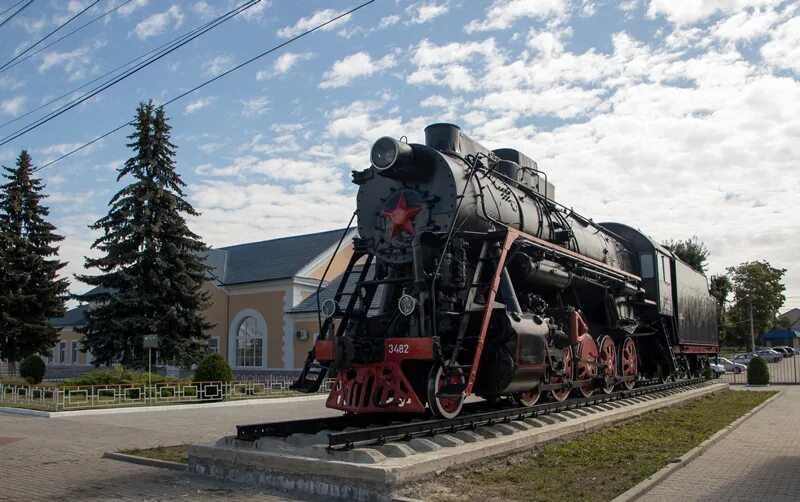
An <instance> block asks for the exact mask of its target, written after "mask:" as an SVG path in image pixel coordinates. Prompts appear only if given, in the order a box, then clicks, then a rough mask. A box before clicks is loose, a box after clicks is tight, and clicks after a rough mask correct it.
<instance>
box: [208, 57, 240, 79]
mask: <svg viewBox="0 0 800 502" xmlns="http://www.w3.org/2000/svg"><path fill="white" fill-rule="evenodd" d="M232 64H233V56H230V55H227V54H225V55H221V56H214V57H213V58H211V59H210V60H208V61H206V62H204V63H203V70H204V72H205V74H206V75H211V76H212V77H215V76H217V75H219V74H220V73H222V72H224V71H225V70H228V69H229V68H230V67H231V65H232Z"/></svg>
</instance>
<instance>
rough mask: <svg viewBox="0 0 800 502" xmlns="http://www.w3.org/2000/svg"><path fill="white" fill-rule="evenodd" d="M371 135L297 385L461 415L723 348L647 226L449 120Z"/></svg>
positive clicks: (354, 399)
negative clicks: (585, 205)
mask: <svg viewBox="0 0 800 502" xmlns="http://www.w3.org/2000/svg"><path fill="white" fill-rule="evenodd" d="M425 143H426V144H425V145H417V144H407V143H405V142H401V141H397V140H395V139H392V138H388V137H384V138H381V139H379V140H378V141H377V142H376V143H375V144H374V145H373V147H372V151H371V161H372V166H371V167H370V168H368V169H366V170H364V171H355V172H353V182H354V183H356V184H357V185H359V190H358V202H357V215H358V233H359V237H358V238H356V239H354V249H355V251H354V254H353V256H352V259H351V261H350V263H349V265H348V267H347V269H346V271H345V272H344V274H343V277H342V279H341V281H339V285H338V290H337V291H336V294H335V296H334V297H333V298H331V299H328V300H327V301H326V302H325V303H324V304H323V305H322V313H323V314H324V316H325V321H324V323H323V324H322V326H321V330H320V334H319V337H318V339H317V340H316V342H315V345H314V348H313V350H312V351H311V352H310V353H309V355H308V359H307V361H306V365H305V368H304V369H303V372H302V374H301V375H300V378H299V379H298V380H297V382H295V384H294V388H295V389H297V390H301V391H305V392H314V391H317V390H318V389H319V387H320V384H321V383H322V381H323V379H324V378H325V377H326V376H327V375H328V374H335V375H336V377H335V383H334V386H333V389H332V391H331V393H330V396H329V398H328V402H327V406H328V407H331V408H336V409H341V410H345V411H347V412H351V413H374V412H408V413H422V412H424V411H425V408H426V406H427V407H428V408H429V409H430V411H431V412H432V413H433V414H434V415H436V416H438V417H443V418H450V417H454V416H456V415H457V414H458V413H459V412H460V411H461V408H462V405H463V402H464V399H465V398H466V397H467V396H469V395H471V394H477V395H479V396H481V397H483V398H485V399H487V400H497V399H500V398H505V397H507V398H511V399H513V400H515V401H516V402H517V403H520V404H522V405H526V406H531V405H533V404H535V403H536V402H537V401H538V400H539V398H540V396H541V395H542V394H544V393H546V394H548V395H549V396H551V397H552V398H553V399H555V400H559V401H561V400H564V399H566V398H567V396H568V395H569V394H570V392H575V393H579V394H581V395H583V396H589V395H591V394H592V393H593V392H596V391H599V392H607V393H610V392H612V391H613V389H614V388H615V387H618V386H619V387H622V386H624V387H625V388H628V389H630V388H632V387H633V386H634V385H636V382H637V381H640V380H642V379H647V380H650V379H659V380H668V379H676V378H686V377H689V376H692V375H696V374H698V373H701V372H703V371H704V369H705V367H706V366H707V365H708V357H709V356H711V355H713V354H715V353H716V352H717V351H718V346H717V329H716V314H715V304H714V301H713V300H712V298H711V297H710V295H709V293H708V287H707V283H706V279H705V277H704V276H703V275H702V274H699V273H697V272H695V271H694V270H692V269H691V268H690V267H689V266H688V265H686V264H685V263H683V262H681V261H680V260H678V259H676V257H675V256H674V255H673V254H672V253H671V252H670V251H668V250H667V249H665V248H664V247H662V246H660V245H658V244H657V243H656V242H654V241H653V240H652V239H650V238H649V237H648V236H646V235H645V234H643V233H641V232H639V231H638V230H636V229H633V228H631V227H629V226H626V225H623V224H620V223H600V224H598V223H594V222H593V221H592V220H590V219H587V218H585V217H583V216H580V215H579V214H577V213H575V212H574V211H572V210H571V209H568V208H566V207H565V206H563V205H561V204H559V203H558V202H556V200H555V189H554V187H553V184H552V183H551V182H549V181H548V180H547V176H546V174H545V173H544V172H543V171H541V170H539V168H538V166H537V165H536V162H534V161H533V160H531V159H530V158H528V157H527V156H525V155H524V154H522V153H520V152H518V151H516V150H512V149H498V150H492V151H490V150H488V149H487V148H485V147H483V146H482V145H480V144H479V143H477V142H475V141H473V140H472V139H470V138H469V137H467V136H466V135H465V134H463V133H462V132H461V130H460V129H459V128H458V127H457V126H454V125H451V124H434V125H431V126H428V127H427V128H426V129H425Z"/></svg>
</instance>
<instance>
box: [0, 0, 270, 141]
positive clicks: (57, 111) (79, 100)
mask: <svg viewBox="0 0 800 502" xmlns="http://www.w3.org/2000/svg"><path fill="white" fill-rule="evenodd" d="M260 1H261V0H249V1H248V2H245V3H244V4H241V5H240V6H238V7H236V8H235V9H233V10H231V11H228V12H227V13H225V14H223V15H222V16H220V17H218V18H216V19H215V20H213V21H212V22H211V23H210V24H208V23H207V25H206V26H205V27H204V28H203V29H201V30H200V31H198V32H196V33H194V34H192V35H191V36H190V37H187V38H185V39H184V40H182V41H181V42H180V43H178V44H174V45H172V46H171V47H169V48H168V49H165V50H164V51H161V52H160V53H158V54H157V55H154V56H152V57H150V58H148V59H147V60H145V61H142V62H141V63H139V64H137V65H136V66H134V67H133V68H130V69H128V70H126V71H125V72H123V73H122V74H120V75H118V76H116V77H114V78H113V79H111V80H109V81H107V82H105V83H103V84H101V85H99V86H97V87H95V88H94V89H92V90H90V91H87V92H86V93H84V94H82V95H81V96H79V97H76V98H75V99H73V100H72V101H70V102H68V103H66V104H64V105H62V106H61V107H60V108H57V109H55V110H53V111H51V112H50V113H48V114H47V115H44V116H43V117H40V118H39V119H37V120H35V121H33V122H32V123H30V124H28V125H26V126H23V127H22V128H20V129H17V130H16V131H14V132H13V133H11V134H9V135H8V136H5V137H3V138H2V139H0V146H3V145H6V144H8V143H10V142H11V141H13V140H15V139H17V138H19V137H20V136H23V135H25V134H27V133H29V132H30V131H32V130H34V129H37V128H39V127H41V126H42V125H44V124H46V123H47V122H50V121H51V120H53V119H54V118H56V117H58V116H60V115H62V114H64V113H66V112H68V111H69V110H71V109H73V108H75V107H76V106H78V105H79V104H81V103H83V102H85V101H87V100H89V99H91V98H92V97H94V96H96V95H98V94H100V93H101V92H103V91H104V90H106V89H108V88H109V87H111V86H113V85H115V84H117V83H119V82H121V81H122V80H125V79H126V78H128V77H130V76H131V75H133V74H135V73H137V72H139V71H141V70H143V69H144V68H146V67H148V66H150V65H151V64H153V63H155V62H156V61H158V60H160V59H161V58H163V57H165V56H167V55H168V54H170V53H172V52H174V51H176V50H177V49H179V48H181V47H183V46H184V45H186V44H188V43H189V42H191V41H192V40H194V39H196V38H197V37H199V36H200V35H203V34H204V33H206V32H208V31H210V30H212V29H213V28H216V27H217V26H219V25H220V24H222V23H224V22H225V21H228V20H229V19H231V18H233V17H234V16H236V15H237V14H239V13H241V12H244V11H245V10H247V9H249V8H250V7H252V6H253V5H255V4H257V3H258V2H260Z"/></svg>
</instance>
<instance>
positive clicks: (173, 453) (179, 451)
mask: <svg viewBox="0 0 800 502" xmlns="http://www.w3.org/2000/svg"><path fill="white" fill-rule="evenodd" d="M186 446H187V445H185V444H176V445H172V446H156V447H155V448H141V449H139V448H135V449H133V450H120V451H119V452H117V453H124V454H126V455H134V456H136V457H145V458H154V459H156V460H168V461H170V462H178V463H181V464H188V463H189V455H188V454H187V453H186Z"/></svg>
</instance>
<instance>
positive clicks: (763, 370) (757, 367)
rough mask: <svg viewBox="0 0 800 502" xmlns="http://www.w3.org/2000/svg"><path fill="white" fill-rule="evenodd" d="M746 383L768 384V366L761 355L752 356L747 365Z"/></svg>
mask: <svg viewBox="0 0 800 502" xmlns="http://www.w3.org/2000/svg"><path fill="white" fill-rule="evenodd" d="M747 383H748V385H767V384H769V368H767V362H766V361H765V360H764V358H762V357H758V356H756V357H754V358H753V359H752V360H751V361H750V364H748V365H747Z"/></svg>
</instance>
